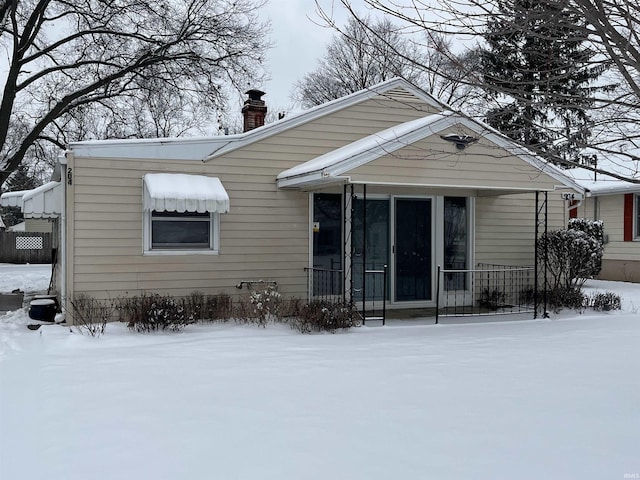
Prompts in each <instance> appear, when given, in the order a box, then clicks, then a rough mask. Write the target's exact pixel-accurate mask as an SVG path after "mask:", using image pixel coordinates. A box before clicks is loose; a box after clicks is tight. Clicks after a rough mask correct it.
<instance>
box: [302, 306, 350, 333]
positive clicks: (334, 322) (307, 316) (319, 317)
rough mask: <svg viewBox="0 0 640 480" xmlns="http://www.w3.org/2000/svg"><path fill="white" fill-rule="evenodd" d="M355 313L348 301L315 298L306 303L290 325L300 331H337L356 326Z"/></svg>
mask: <svg viewBox="0 0 640 480" xmlns="http://www.w3.org/2000/svg"><path fill="white" fill-rule="evenodd" d="M353 314H354V312H353V308H352V307H351V306H350V305H349V304H348V303H346V302H328V301H322V300H314V301H312V302H310V303H308V304H307V305H304V306H303V307H302V308H301V309H300V312H299V314H298V315H297V316H296V317H293V318H291V320H290V321H289V325H290V326H291V328H292V329H294V330H298V331H299V332H300V333H313V332H331V333H335V332H336V331H337V330H346V329H348V328H351V327H353V326H354V324H355V323H354V315H353Z"/></svg>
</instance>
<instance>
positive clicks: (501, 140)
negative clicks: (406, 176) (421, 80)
mask: <svg viewBox="0 0 640 480" xmlns="http://www.w3.org/2000/svg"><path fill="white" fill-rule="evenodd" d="M454 125H462V126H464V127H466V128H468V129H470V130H472V131H473V132H475V133H476V134H478V136H481V137H482V138H485V139H487V140H489V141H491V142H493V143H494V144H496V145H498V146H500V147H502V148H504V149H505V150H506V151H508V152H509V153H511V154H513V155H515V156H517V157H519V158H520V159H522V160H523V161H525V162H526V163H528V164H530V165H531V166H533V167H535V168H537V169H538V170H540V171H541V172H544V173H545V174H547V175H549V176H550V177H552V178H554V179H555V180H557V181H558V182H559V183H560V184H561V185H564V186H567V187H569V188H572V189H575V190H578V191H582V190H583V189H582V188H581V187H580V186H579V185H578V184H577V183H575V182H574V181H573V180H571V179H570V178H568V177H566V176H565V175H564V174H563V172H562V171H561V170H560V169H559V168H557V167H556V166H554V165H552V164H550V163H547V162H545V161H544V160H543V159H541V158H540V157H538V156H537V155H535V154H533V153H532V152H531V151H529V150H527V149H525V148H523V147H521V146H519V145H517V144H516V143H514V142H513V141H511V140H509V139H508V138H507V137H505V136H504V135H502V134H500V133H499V132H497V131H496V130H494V129H492V128H491V127H489V126H487V125H485V124H483V123H481V122H478V121H476V120H472V119H470V118H468V117H466V116H463V115H460V114H457V113H453V112H450V111H446V112H442V113H438V114H432V115H428V116H426V117H423V118H419V119H417V120H412V121H409V122H405V123H402V124H399V125H396V126H393V127H391V128H388V129H386V130H382V131H380V132H377V133H375V134H373V135H369V136H368V137H365V138H362V139H360V140H357V141H355V142H353V143H351V144H348V145H345V146H344V147H341V148H338V149H336V150H333V151H330V152H328V153H326V154H324V155H321V156H319V157H317V158H315V159H312V160H309V161H308V162H305V163H303V164H300V165H297V166H295V167H293V168H290V169H288V170H285V171H283V172H281V173H280V174H279V175H278V177H277V179H278V186H279V187H300V186H303V185H311V184H320V183H326V182H331V181H336V180H338V179H339V177H340V176H341V175H343V174H345V173H346V172H348V171H350V170H353V169H354V168H357V167H359V166H361V165H364V164H366V163H368V162H370V161H373V160H375V159H377V158H380V157H382V156H384V155H387V154H389V153H392V152H394V151H396V150H398V149H400V148H402V147H405V146H407V145H410V144H411V143H413V142H416V141H419V140H421V139H423V138H426V137H428V136H430V135H433V134H437V133H439V132H442V131H443V130H445V129H447V128H449V127H451V126H454Z"/></svg>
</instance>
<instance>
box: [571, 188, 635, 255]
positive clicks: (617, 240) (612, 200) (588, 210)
mask: <svg viewBox="0 0 640 480" xmlns="http://www.w3.org/2000/svg"><path fill="white" fill-rule="evenodd" d="M594 201H595V202H597V211H596V212H595V216H597V217H598V219H599V220H602V221H603V222H604V233H605V234H606V235H608V237H609V242H608V243H607V244H606V245H605V247H604V257H603V259H605V260H629V261H640V242H638V241H633V242H625V241H624V194H618V195H603V196H600V197H596V198H595V199H594V198H593V197H591V198H588V199H587V201H586V202H585V203H584V205H583V207H582V208H580V210H579V212H578V215H579V216H581V217H584V218H589V219H593V218H594Z"/></svg>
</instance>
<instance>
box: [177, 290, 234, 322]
mask: <svg viewBox="0 0 640 480" xmlns="http://www.w3.org/2000/svg"><path fill="white" fill-rule="evenodd" d="M184 307H185V311H186V313H187V315H189V316H191V317H192V318H193V319H195V320H197V321H209V322H213V321H216V320H224V321H227V320H228V319H229V318H231V315H232V310H233V304H232V301H231V297H230V296H229V295H227V294H225V293H219V294H217V295H205V294H203V293H201V292H193V293H192V294H191V295H189V296H188V297H187V298H186V299H185V304H184Z"/></svg>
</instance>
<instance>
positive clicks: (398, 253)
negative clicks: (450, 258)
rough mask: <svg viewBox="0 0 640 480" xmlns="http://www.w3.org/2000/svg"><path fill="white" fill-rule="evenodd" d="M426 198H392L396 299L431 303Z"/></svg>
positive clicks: (430, 213)
mask: <svg viewBox="0 0 640 480" xmlns="http://www.w3.org/2000/svg"><path fill="white" fill-rule="evenodd" d="M431 205H432V201H431V199H428V198H396V199H395V268H394V272H395V290H394V291H395V300H396V301H397V302H410V301H423V300H431V295H432V294H431V290H432V288H431V276H432V275H431V272H432V267H433V265H432V248H431V244H432V242H431V238H432V236H431V228H432V227H431V217H432V208H431Z"/></svg>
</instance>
